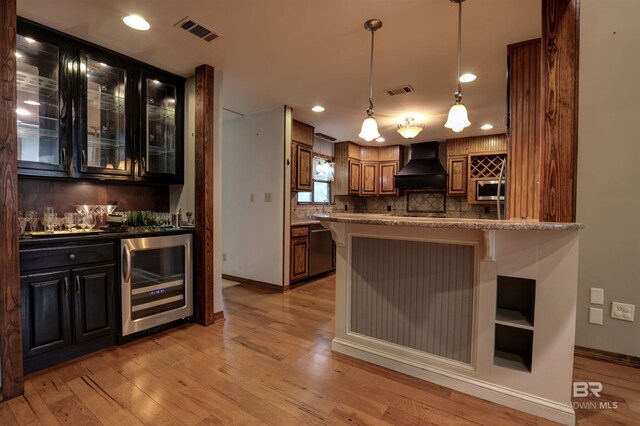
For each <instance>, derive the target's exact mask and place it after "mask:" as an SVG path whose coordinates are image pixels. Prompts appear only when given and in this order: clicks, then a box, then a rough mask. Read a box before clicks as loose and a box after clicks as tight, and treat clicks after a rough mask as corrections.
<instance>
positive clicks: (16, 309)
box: [0, 0, 23, 400]
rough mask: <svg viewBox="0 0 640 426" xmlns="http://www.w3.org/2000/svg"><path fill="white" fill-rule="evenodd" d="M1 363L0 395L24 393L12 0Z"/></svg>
mask: <svg viewBox="0 0 640 426" xmlns="http://www.w3.org/2000/svg"><path fill="white" fill-rule="evenodd" d="M0 10H1V11H2V13H0V55H1V56H0V65H1V66H0V327H1V330H0V361H1V364H2V365H1V366H0V368H1V369H2V399H3V400H5V399H9V398H13V397H16V396H19V395H22V393H23V370H22V333H21V331H22V322H21V321H22V320H21V311H20V263H19V260H18V259H19V245H18V230H17V224H18V218H17V215H18V156H17V151H18V150H17V135H16V132H17V129H16V102H17V101H16V97H17V94H16V0H0Z"/></svg>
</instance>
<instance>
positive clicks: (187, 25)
mask: <svg viewBox="0 0 640 426" xmlns="http://www.w3.org/2000/svg"><path fill="white" fill-rule="evenodd" d="M174 27H177V28H181V29H183V30H185V31H188V32H189V33H191V34H193V35H194V36H196V37H198V38H200V39H202V40H204V41H207V42H210V41H213V40H215V39H217V38H218V37H220V34H218V33H216V32H215V31H213V30H212V29H209V28H207V27H205V26H204V25H202V24H201V23H199V22H198V21H196V20H195V19H192V18H189V17H188V16H187V17H185V18H184V19H182V20H180V22H178V23H177V24H175V25H174Z"/></svg>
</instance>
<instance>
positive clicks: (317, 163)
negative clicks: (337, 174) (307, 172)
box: [298, 157, 333, 204]
mask: <svg viewBox="0 0 640 426" xmlns="http://www.w3.org/2000/svg"><path fill="white" fill-rule="evenodd" d="M313 165H314V167H313V169H314V179H313V191H309V192H298V204H322V203H326V202H331V182H330V181H331V180H333V163H331V162H329V161H327V160H326V159H324V158H322V157H314V158H313Z"/></svg>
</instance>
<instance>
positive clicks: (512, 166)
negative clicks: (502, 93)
mask: <svg viewBox="0 0 640 426" xmlns="http://www.w3.org/2000/svg"><path fill="white" fill-rule="evenodd" d="M540 46H541V41H540V39H536V40H530V41H526V42H523V43H518V44H514V45H510V46H508V52H509V99H510V115H511V117H510V118H511V119H510V123H511V124H510V129H509V132H510V135H509V178H508V179H507V186H508V193H509V196H508V201H507V203H508V205H507V217H508V218H513V219H519V218H525V217H526V218H535V219H537V218H538V217H539V207H540V185H539V184H540V182H539V180H540V102H541V97H540V96H541V95H540V94H541V90H540V72H541V70H540V66H541V51H540Z"/></svg>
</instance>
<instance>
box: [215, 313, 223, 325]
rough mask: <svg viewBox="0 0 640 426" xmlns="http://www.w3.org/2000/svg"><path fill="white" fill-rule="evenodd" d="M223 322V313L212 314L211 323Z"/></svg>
mask: <svg viewBox="0 0 640 426" xmlns="http://www.w3.org/2000/svg"><path fill="white" fill-rule="evenodd" d="M219 321H224V311H218V312H214V313H213V322H214V323H216V322H219Z"/></svg>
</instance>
